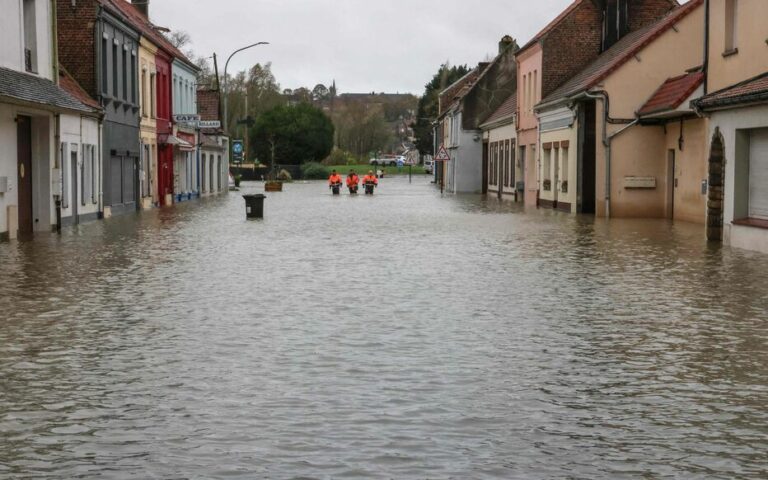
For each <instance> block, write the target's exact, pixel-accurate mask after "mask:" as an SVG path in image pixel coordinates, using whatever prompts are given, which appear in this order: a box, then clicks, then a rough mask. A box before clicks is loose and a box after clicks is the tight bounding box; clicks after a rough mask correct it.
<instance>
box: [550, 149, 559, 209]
mask: <svg viewBox="0 0 768 480" xmlns="http://www.w3.org/2000/svg"><path fill="white" fill-rule="evenodd" d="M552 170H553V171H552V195H553V199H554V201H555V208H557V201H558V200H559V193H560V148H559V147H556V148H553V149H552Z"/></svg>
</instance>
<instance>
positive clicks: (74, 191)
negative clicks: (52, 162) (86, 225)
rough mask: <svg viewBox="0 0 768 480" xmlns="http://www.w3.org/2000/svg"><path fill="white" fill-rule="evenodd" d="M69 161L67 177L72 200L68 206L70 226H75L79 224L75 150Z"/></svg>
mask: <svg viewBox="0 0 768 480" xmlns="http://www.w3.org/2000/svg"><path fill="white" fill-rule="evenodd" d="M70 157H71V158H70V161H69V176H70V177H72V183H71V185H72V188H70V190H71V191H72V199H71V201H70V202H69V204H70V205H72V224H73V225H77V224H78V223H80V220H79V217H80V208H79V206H80V203H79V202H78V201H77V192H78V191H79V189H78V181H77V180H78V178H77V150H74V151H73V152H72V153H71V154H70Z"/></svg>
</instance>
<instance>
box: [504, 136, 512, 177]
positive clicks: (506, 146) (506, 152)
mask: <svg viewBox="0 0 768 480" xmlns="http://www.w3.org/2000/svg"><path fill="white" fill-rule="evenodd" d="M510 167H511V165H510V162H509V140H506V141H504V186H505V187H508V186H509V171H510V170H511V168H510Z"/></svg>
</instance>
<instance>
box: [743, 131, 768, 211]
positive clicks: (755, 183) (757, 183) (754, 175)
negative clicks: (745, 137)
mask: <svg viewBox="0 0 768 480" xmlns="http://www.w3.org/2000/svg"><path fill="white" fill-rule="evenodd" d="M748 203H749V208H748V216H749V218H756V219H759V220H768V128H763V129H759V130H753V131H751V132H750V133H749V199H748Z"/></svg>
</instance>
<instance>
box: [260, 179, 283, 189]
mask: <svg viewBox="0 0 768 480" xmlns="http://www.w3.org/2000/svg"><path fill="white" fill-rule="evenodd" d="M264 191H265V192H282V191H283V182H274V181H273V182H266V183H265V184H264Z"/></svg>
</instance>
